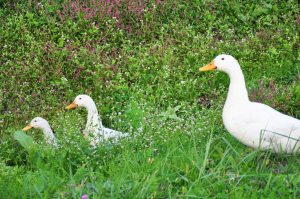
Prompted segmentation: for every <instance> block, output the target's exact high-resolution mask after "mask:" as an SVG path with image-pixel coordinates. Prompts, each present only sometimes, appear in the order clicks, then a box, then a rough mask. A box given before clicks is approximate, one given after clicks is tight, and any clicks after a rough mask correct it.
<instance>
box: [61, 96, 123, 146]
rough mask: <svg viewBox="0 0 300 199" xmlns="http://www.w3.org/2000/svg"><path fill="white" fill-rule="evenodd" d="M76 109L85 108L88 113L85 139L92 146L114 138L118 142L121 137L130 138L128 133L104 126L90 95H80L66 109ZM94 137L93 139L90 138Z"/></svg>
mask: <svg viewBox="0 0 300 199" xmlns="http://www.w3.org/2000/svg"><path fill="white" fill-rule="evenodd" d="M75 107H84V108H86V110H87V111H88V118H87V123H86V127H85V130H84V134H85V137H86V138H88V139H89V140H90V141H91V145H93V146H95V145H96V144H98V143H100V142H102V141H103V140H108V139H109V138H113V139H114V141H117V140H118V138H119V137H124V136H128V135H129V134H128V133H122V132H119V131H115V130H112V129H109V128H105V127H104V126H103V125H102V122H101V119H100V116H99V114H98V111H97V107H96V104H95V102H94V101H93V99H92V98H91V97H90V96H88V95H78V96H77V97H76V98H75V100H74V102H73V103H72V104H70V105H69V106H67V107H66V109H71V108H75ZM90 134H92V135H93V137H91V136H90Z"/></svg>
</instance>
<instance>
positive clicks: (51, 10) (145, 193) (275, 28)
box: [0, 0, 300, 198]
mask: <svg viewBox="0 0 300 199" xmlns="http://www.w3.org/2000/svg"><path fill="white" fill-rule="evenodd" d="M299 26H300V14H299V4H298V1H295V0H289V1H288V2H284V1H272V0H270V1H252V0H247V1H237V0H234V1H227V0H222V1H209V0H194V1H187V0H177V1H176V0H165V1H160V0H145V1H130V0H124V1H117V0H111V1H110V0H95V1H93V0H85V1H79V0H74V1H71V0H65V1H62V0H46V1H37V0H33V1H22V0H19V1H10V0H7V1H4V0H3V1H1V2H0V56H1V57H0V64H1V67H0V79H1V84H0V101H1V106H0V109H1V110H0V111H1V115H0V137H1V138H0V139H1V140H0V142H1V143H0V157H1V158H0V164H1V166H0V189H1V190H4V192H2V195H1V196H0V197H1V198H13V197H15V198H16V197H18V198H20V197H22V198H53V197H55V198H80V197H81V196H82V195H83V194H88V195H89V197H91V198H93V197H94V198H117V197H125V198H129V197H132V196H136V197H137V198H142V197H144V198H168V197H170V198H179V197H183V198H185V197H186V198H193V197H203V198H207V197H218V198H228V197H232V198H235V197H238V198H240V197H247V198H250V197H251V198H257V197H269V198H274V197H276V198H278V197H282V198H285V197H290V198H293V197H299V195H300V186H299V183H300V175H299V158H298V156H287V155H276V156H273V155H271V154H270V153H268V152H260V151H253V150H252V149H249V148H247V147H245V146H244V145H242V144H240V143H239V142H238V141H237V140H235V139H234V138H233V137H232V136H231V135H230V134H229V133H228V132H226V129H224V126H223V124H222V118H221V112H222V106H223V104H224V102H225V99H226V95H227V88H228V85H229V78H228V76H227V75H226V74H224V73H221V72H217V71H212V72H206V73H200V72H198V69H199V68H200V67H202V66H203V65H205V64H207V63H209V62H210V61H212V60H213V58H214V57H215V56H217V55H219V54H222V53H223V54H230V55H232V56H234V57H235V58H236V59H237V60H238V61H239V63H240V65H241V67H242V69H243V72H244V75H245V79H246V85H247V88H249V98H250V99H251V100H252V101H258V102H263V103H265V104H268V105H270V106H272V107H274V108H276V109H277V110H279V111H281V112H283V113H286V114H289V115H292V116H294V117H297V118H300V116H299V108H300V107H299V99H300V98H299V97H300V89H299V87H298V85H299V78H300V76H299V75H300V74H299V68H300V53H299V50H300V42H299V28H300V27H299ZM78 94H88V95H90V96H92V98H93V99H94V101H95V102H96V104H97V107H98V110H99V112H100V114H101V117H102V120H103V123H104V125H105V126H107V127H109V128H113V129H116V130H120V131H124V132H130V133H131V132H138V134H132V136H131V139H129V140H123V141H122V142H120V143H118V144H110V143H103V144H102V145H101V146H99V147H98V148H97V150H90V149H89V148H88V144H87V143H86V142H85V141H84V139H83V136H82V135H81V133H80V130H79V127H82V128H84V126H85V122H86V115H87V113H86V111H85V110H84V109H83V110H80V109H78V110H68V111H66V110H64V108H65V107H66V106H67V105H68V104H70V103H71V102H72V101H73V100H74V98H75V96H76V95H78ZM74 113H76V114H74ZM37 116H41V117H44V118H45V119H47V120H48V121H49V123H50V125H51V127H52V129H53V130H54V131H55V132H56V134H55V136H56V137H57V138H58V139H59V140H60V141H61V143H60V144H61V146H62V148H60V149H59V150H55V149H53V148H51V147H49V146H47V145H44V144H41V143H42V142H43V137H42V135H41V134H42V133H41V132H40V131H36V130H34V131H28V132H26V133H27V134H28V135H30V136H31V137H32V138H33V139H32V140H34V142H32V143H31V144H32V149H28V148H27V149H26V148H23V147H22V146H21V145H20V143H19V142H17V141H16V140H14V139H13V134H14V132H15V131H17V130H20V129H22V128H23V127H25V126H26V125H27V123H28V122H30V120H31V119H32V118H34V117H37ZM70 141H76V142H77V143H78V146H77V145H74V144H71V143H70Z"/></svg>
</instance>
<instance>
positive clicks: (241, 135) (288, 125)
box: [199, 55, 300, 154]
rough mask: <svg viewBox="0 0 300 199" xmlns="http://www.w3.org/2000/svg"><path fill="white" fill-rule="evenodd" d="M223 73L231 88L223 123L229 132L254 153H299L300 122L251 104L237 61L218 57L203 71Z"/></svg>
mask: <svg viewBox="0 0 300 199" xmlns="http://www.w3.org/2000/svg"><path fill="white" fill-rule="evenodd" d="M214 69H216V70H220V71H223V72H225V73H227V74H228V75H229V78H230V85H229V90H228V95H227V99H226V103H225V105H224V108H223V114H222V117H223V123H224V125H225V127H226V129H227V130H228V132H229V133H230V134H231V135H232V136H234V137H235V138H237V139H238V140H239V141H240V142H242V143H243V144H245V145H247V146H249V147H252V148H254V149H258V148H260V149H262V150H266V149H269V148H270V149H272V150H273V152H274V153H287V154H290V153H296V152H298V151H299V147H300V142H299V138H300V120H298V119H295V118H293V117H291V116H288V115H284V114H282V113H280V112H278V111H276V110H275V109H273V108H271V107H269V106H267V105H265V104H261V103H258V102H251V101H249V98H248V92H247V89H246V85H245V79H244V75H243V72H242V70H241V67H240V65H239V63H238V61H237V60H235V59H234V58H233V57H232V56H230V55H219V56H217V57H216V58H215V59H214V60H213V61H212V62H211V63H210V64H208V65H206V66H204V67H202V68H200V69H199V70H200V71H208V70H214Z"/></svg>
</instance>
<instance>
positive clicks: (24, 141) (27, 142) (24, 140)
mask: <svg viewBox="0 0 300 199" xmlns="http://www.w3.org/2000/svg"><path fill="white" fill-rule="evenodd" d="M14 138H15V139H16V140H18V141H19V142H20V144H21V145H22V146H23V147H24V148H25V149H26V150H27V151H29V147H30V146H32V145H33V139H32V138H31V137H30V136H28V135H26V133H25V132H24V131H16V132H15V133H14Z"/></svg>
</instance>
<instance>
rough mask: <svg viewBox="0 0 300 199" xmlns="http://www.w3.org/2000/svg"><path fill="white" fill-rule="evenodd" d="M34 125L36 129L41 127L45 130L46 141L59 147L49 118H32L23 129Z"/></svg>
mask: <svg viewBox="0 0 300 199" xmlns="http://www.w3.org/2000/svg"><path fill="white" fill-rule="evenodd" d="M32 127H33V128H36V129H41V130H42V131H43V133H44V139H45V140H46V143H48V144H50V145H53V146H55V147H58V145H57V140H56V137H55V136H54V134H53V132H52V130H51V127H50V125H49V123H48V121H47V120H45V119H44V118H41V117H35V118H34V119H33V120H31V122H30V123H29V125H27V126H26V127H25V128H23V131H26V130H28V129H30V128H32Z"/></svg>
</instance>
